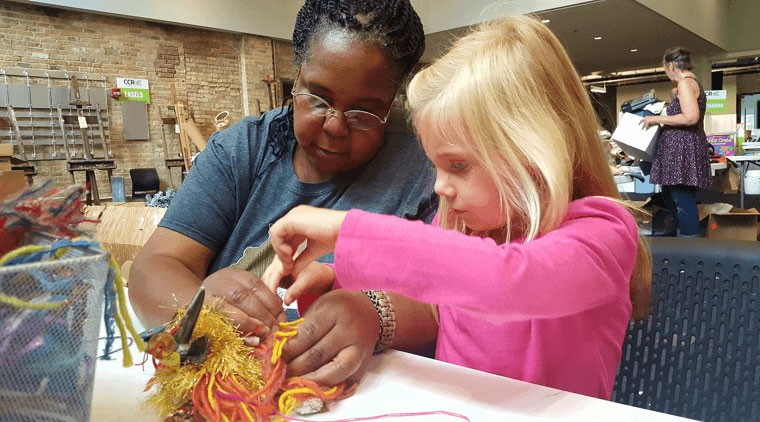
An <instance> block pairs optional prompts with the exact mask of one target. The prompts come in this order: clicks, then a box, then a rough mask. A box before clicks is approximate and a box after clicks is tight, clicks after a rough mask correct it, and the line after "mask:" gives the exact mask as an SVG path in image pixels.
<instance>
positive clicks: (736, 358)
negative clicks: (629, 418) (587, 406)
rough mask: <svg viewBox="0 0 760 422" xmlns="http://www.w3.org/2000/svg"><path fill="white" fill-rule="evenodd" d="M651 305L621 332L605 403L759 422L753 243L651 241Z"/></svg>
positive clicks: (759, 314)
mask: <svg viewBox="0 0 760 422" xmlns="http://www.w3.org/2000/svg"><path fill="white" fill-rule="evenodd" d="M650 245H651V250H652V261H653V273H654V275H653V279H652V284H653V285H652V306H651V314H650V316H649V318H648V319H647V320H644V321H636V322H633V323H631V326H630V327H629V329H628V332H627V333H626V338H625V344H624V345H623V357H622V362H621V365H620V368H619V369H618V374H617V378H616V380H615V388H614V391H613V393H612V400H613V401H616V402H618V403H623V404H628V405H632V406H636V407H641V408H645V409H650V410H655V411H659V412H663V413H668V414H672V415H677V416H683V417H687V418H691V419H697V420H703V421H731V422H738V421H747V422H749V421H760V297H759V295H760V281H759V277H760V243H759V242H747V241H716V240H711V239H704V238H699V239H688V238H651V242H650Z"/></svg>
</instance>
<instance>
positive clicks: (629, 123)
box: [612, 113, 660, 161]
mask: <svg viewBox="0 0 760 422" xmlns="http://www.w3.org/2000/svg"><path fill="white" fill-rule="evenodd" d="M641 119H642V117H641V116H639V115H636V114H633V113H623V115H622V116H620V122H619V123H618V126H617V127H616V128H615V132H614V133H613V134H612V140H613V141H615V142H616V143H617V144H618V146H619V147H620V148H622V149H623V151H624V152H625V153H626V154H627V155H630V156H631V157H635V158H638V159H640V160H644V161H652V157H654V152H655V150H656V149H657V139H658V138H659V134H660V126H659V125H654V126H649V128H647V129H644V127H643V126H642V125H641V124H640V122H641Z"/></svg>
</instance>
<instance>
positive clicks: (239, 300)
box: [203, 268, 285, 336]
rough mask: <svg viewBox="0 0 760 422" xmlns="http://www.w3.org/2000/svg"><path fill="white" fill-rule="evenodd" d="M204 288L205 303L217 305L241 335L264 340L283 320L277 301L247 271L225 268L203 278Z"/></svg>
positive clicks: (279, 304) (272, 294)
mask: <svg viewBox="0 0 760 422" xmlns="http://www.w3.org/2000/svg"><path fill="white" fill-rule="evenodd" d="M203 286H205V287H206V293H207V297H208V299H207V303H209V304H212V303H215V302H220V303H216V305H217V306H218V307H219V310H220V311H221V312H222V313H223V314H225V315H226V316H227V317H229V318H230V319H231V320H232V322H233V324H235V325H238V326H239V330H240V331H241V332H243V333H246V334H248V333H251V334H254V335H257V336H266V335H268V334H269V332H270V331H271V327H275V326H276V325H277V323H278V322H279V321H283V320H284V319H285V318H284V311H283V308H282V301H281V300H280V298H279V297H278V296H277V295H276V294H275V293H273V292H272V291H270V290H269V289H268V288H267V286H266V285H265V284H264V283H263V282H262V281H261V280H260V279H259V278H257V277H255V276H254V275H253V274H251V273H249V272H248V271H243V270H239V269H234V268H225V269H223V270H220V271H217V272H215V273H213V274H211V275H209V276H208V277H206V279H205V280H204V281H203ZM220 299H221V300H220Z"/></svg>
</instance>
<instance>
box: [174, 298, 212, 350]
mask: <svg viewBox="0 0 760 422" xmlns="http://www.w3.org/2000/svg"><path fill="white" fill-rule="evenodd" d="M205 297H206V290H205V289H204V288H203V287H201V288H200V289H198V293H196V294H195V297H194V298H193V300H192V301H191V302H190V304H189V305H187V309H186V310H185V314H184V315H182V318H181V319H180V320H179V323H180V327H179V330H178V331H177V333H176V334H175V335H174V338H175V339H176V340H177V351H178V352H179V353H180V354H182V353H184V352H186V351H187V349H188V348H189V347H190V338H191V337H192V336H193V330H194V329H195V323H196V322H197V321H198V316H199V315H200V314H201V309H202V308H203V300H204V299H205Z"/></svg>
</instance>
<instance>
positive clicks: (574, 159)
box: [408, 16, 651, 317]
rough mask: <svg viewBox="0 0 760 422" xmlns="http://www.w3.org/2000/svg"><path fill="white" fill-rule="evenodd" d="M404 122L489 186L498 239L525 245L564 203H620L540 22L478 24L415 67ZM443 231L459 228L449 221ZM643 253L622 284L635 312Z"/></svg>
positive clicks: (571, 74) (647, 281)
mask: <svg viewBox="0 0 760 422" xmlns="http://www.w3.org/2000/svg"><path fill="white" fill-rule="evenodd" d="M408 97H409V103H410V105H411V108H412V119H413V120H414V122H415V124H419V123H420V122H425V123H426V124H427V126H428V127H430V128H432V130H433V131H434V132H437V134H438V135H441V137H442V138H444V139H458V140H461V141H462V143H463V144H464V145H466V146H467V148H468V149H469V150H470V151H471V153H472V155H473V156H474V157H475V159H476V160H478V161H479V163H480V164H481V165H482V166H483V168H484V169H486V171H487V172H488V174H489V176H490V177H491V179H492V180H493V183H494V185H495V186H496V187H497V189H498V191H499V194H500V197H501V203H502V207H503V212H504V214H505V217H506V227H505V233H504V236H505V240H506V241H509V240H510V239H518V238H523V239H524V240H526V241H529V240H532V239H534V238H535V237H536V236H539V235H541V234H544V233H547V232H549V231H552V230H554V229H556V228H558V227H559V225H560V224H561V222H562V220H563V219H564V217H565V214H566V212H567V209H568V206H569V203H570V201H572V200H575V199H579V198H583V197H587V196H603V197H608V198H610V199H612V200H614V201H616V202H619V203H623V202H622V201H621V199H620V194H619V193H618V190H617V186H616V185H615V182H614V179H613V177H612V174H611V173H610V170H609V166H608V164H607V160H606V157H605V155H604V152H603V150H602V144H601V140H600V138H599V135H598V132H597V130H598V127H599V125H598V122H597V120H596V114H595V113H594V110H593V107H592V105H591V100H590V99H589V95H588V93H587V92H586V90H585V88H584V86H583V84H582V83H581V80H580V77H579V76H578V74H577V72H576V71H575V68H574V66H573V64H572V62H571V61H570V58H569V57H568V55H567V53H566V51H565V49H564V47H563V46H562V44H561V43H560V42H559V40H558V39H557V37H556V36H554V34H553V33H552V32H551V31H550V30H549V29H548V28H547V27H546V25H544V24H543V23H541V22H540V21H538V20H537V19H535V18H533V17H528V16H513V17H508V18H504V19H499V20H496V21H491V22H486V23H483V24H481V25H480V26H479V27H478V28H477V29H476V30H475V31H473V32H472V33H470V34H469V35H467V36H465V37H463V38H461V39H459V40H458V41H456V43H455V44H454V45H453V46H452V48H451V49H450V50H449V52H448V53H447V54H446V55H445V56H443V57H442V58H440V59H438V60H437V61H436V62H435V63H434V64H432V65H431V66H429V67H427V68H425V69H423V70H422V71H420V72H419V73H418V74H417V75H415V77H414V79H413V80H412V81H411V82H410V84H409V88H408ZM447 211H448V204H447V203H446V200H445V199H444V198H441V200H440V205H439V219H440V220H439V222H440V225H441V226H442V227H446V228H452V229H455V230H458V231H461V232H463V233H468V234H476V233H473V232H472V231H470V230H468V229H467V227H466V226H465V225H464V223H463V222H462V221H461V220H460V219H459V218H457V217H449V213H448V212H447ZM650 285H651V257H650V255H649V251H648V248H647V247H646V245H645V244H644V243H643V240H642V239H640V241H639V250H638V259H637V264H636V268H635V270H634V274H633V276H632V280H631V300H632V302H633V306H634V315H635V316H637V317H642V316H645V315H646V314H647V312H648V309H649V292H650Z"/></svg>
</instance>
